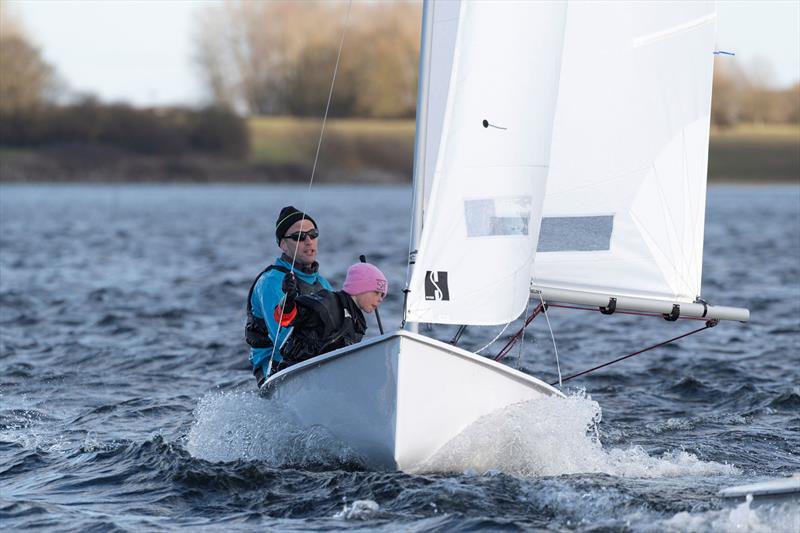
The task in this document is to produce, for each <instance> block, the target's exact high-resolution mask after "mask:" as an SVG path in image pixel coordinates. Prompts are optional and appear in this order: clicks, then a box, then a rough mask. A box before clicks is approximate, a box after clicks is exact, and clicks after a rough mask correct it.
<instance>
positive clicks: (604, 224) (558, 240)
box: [536, 215, 614, 252]
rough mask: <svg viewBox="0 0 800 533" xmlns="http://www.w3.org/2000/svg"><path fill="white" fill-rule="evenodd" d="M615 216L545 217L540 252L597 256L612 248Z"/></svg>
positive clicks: (540, 232) (540, 236)
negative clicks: (600, 252)
mask: <svg viewBox="0 0 800 533" xmlns="http://www.w3.org/2000/svg"><path fill="white" fill-rule="evenodd" d="M613 230H614V216H613V215H603V216H591V217H545V218H543V219H542V227H541V229H540V230H539V246H538V248H536V251H537V252H596V251H600V250H609V249H610V248H611V232H612V231H613Z"/></svg>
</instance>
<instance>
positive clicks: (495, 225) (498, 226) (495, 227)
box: [464, 196, 531, 237]
mask: <svg viewBox="0 0 800 533" xmlns="http://www.w3.org/2000/svg"><path fill="white" fill-rule="evenodd" d="M464 216H465V218H466V221H467V236H468V237H494V236H499V235H527V234H528V228H529V226H530V219H531V197H530V196H509V197H502V198H480V199H475V200H465V201H464Z"/></svg>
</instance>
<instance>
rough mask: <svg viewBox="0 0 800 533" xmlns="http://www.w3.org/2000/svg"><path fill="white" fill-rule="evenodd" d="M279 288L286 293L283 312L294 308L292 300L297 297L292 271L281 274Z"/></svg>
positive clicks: (295, 282)
mask: <svg viewBox="0 0 800 533" xmlns="http://www.w3.org/2000/svg"><path fill="white" fill-rule="evenodd" d="M281 290H282V291H283V292H284V293H286V300H285V302H286V303H285V305H284V312H287V311H291V310H292V309H294V300H295V298H297V279H296V278H295V277H294V273H293V272H287V273H286V275H285V276H283V282H282V283H281Z"/></svg>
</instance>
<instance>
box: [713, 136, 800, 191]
mask: <svg viewBox="0 0 800 533" xmlns="http://www.w3.org/2000/svg"><path fill="white" fill-rule="evenodd" d="M708 176H709V179H711V180H713V181H795V182H798V181H800V126H797V125H794V126H781V125H769V126H766V125H752V124H747V125H741V126H737V127H735V128H731V129H725V130H713V131H712V132H711V146H710V148H709V158H708Z"/></svg>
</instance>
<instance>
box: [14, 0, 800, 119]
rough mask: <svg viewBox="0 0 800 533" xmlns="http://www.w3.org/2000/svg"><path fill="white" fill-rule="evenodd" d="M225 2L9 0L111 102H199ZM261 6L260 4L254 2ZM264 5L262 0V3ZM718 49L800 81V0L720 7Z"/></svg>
mask: <svg viewBox="0 0 800 533" xmlns="http://www.w3.org/2000/svg"><path fill="white" fill-rule="evenodd" d="M219 1H220V0H9V1H8V4H9V6H10V8H11V11H12V12H13V13H14V14H15V15H16V16H17V17H18V18H19V19H21V21H22V23H23V25H24V27H25V28H26V29H27V30H28V33H29V34H30V36H31V37H32V39H33V40H34V41H35V43H36V45H37V46H39V48H40V49H41V51H42V53H43V55H44V57H45V59H46V60H47V61H48V62H49V63H50V64H52V65H53V66H55V67H56V69H57V70H58V72H59V73H60V75H61V77H62V78H63V79H64V81H66V83H67V84H68V86H69V87H71V88H72V89H73V90H75V91H77V92H88V93H92V94H95V95H97V96H99V97H100V98H101V99H102V100H103V101H107V102H122V101H124V102H129V103H132V104H134V105H142V106H148V105H167V104H189V105H194V104H199V103H201V102H202V101H203V98H204V93H203V90H202V86H201V83H200V77H199V74H198V72H197V71H196V70H195V68H194V66H193V62H192V42H191V33H192V28H193V23H194V20H195V16H196V13H197V12H198V11H199V10H202V9H203V8H204V7H206V6H208V5H210V4H215V3H219ZM250 1H256V0H250ZM259 1H265V0H259ZM717 45H718V46H717V47H718V49H720V50H727V51H733V52H735V53H736V57H735V58H728V57H727V56H724V57H725V59H726V60H733V61H739V62H741V64H742V65H743V66H745V67H748V66H749V65H751V64H753V63H754V62H759V61H764V60H766V61H767V62H768V63H769V64H771V66H772V69H771V77H772V78H773V79H772V80H771V81H772V85H773V86H776V87H785V86H788V85H790V84H792V83H794V82H796V81H798V80H800V0H784V1H769V0H767V1H752V0H748V1H735V0H720V1H719V2H718V3H717Z"/></svg>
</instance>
